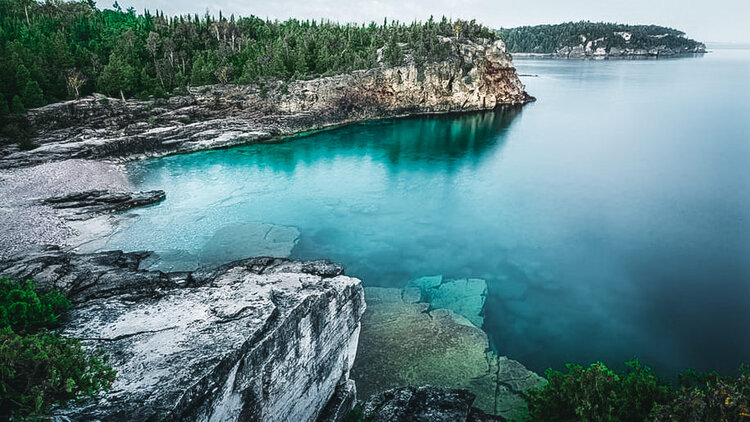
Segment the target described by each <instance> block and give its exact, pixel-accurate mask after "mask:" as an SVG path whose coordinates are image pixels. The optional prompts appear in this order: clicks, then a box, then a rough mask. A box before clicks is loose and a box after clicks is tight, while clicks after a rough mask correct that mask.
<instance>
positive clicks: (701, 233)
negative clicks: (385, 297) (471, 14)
mask: <svg viewBox="0 0 750 422" xmlns="http://www.w3.org/2000/svg"><path fill="white" fill-rule="evenodd" d="M517 67H518V70H519V73H520V74H526V75H538V76H524V77H522V79H523V80H524V82H525V83H526V84H527V87H528V90H529V92H530V93H532V94H533V95H535V96H537V97H538V98H539V101H538V102H537V103H534V104H531V105H528V106H526V107H524V108H523V109H522V110H519V109H514V108H509V109H504V110H499V111H497V112H489V113H478V114H470V115H451V116H440V117H424V118H413V119H403V120H395V121H384V122H376V123H367V124H360V125H354V126H348V127H344V128H340V129H336V130H332V131H328V132H322V133H318V134H315V135H311V136H307V137H301V138H297V139H294V140H292V141H290V142H286V143H279V144H271V145H254V146H245V147H239V148H233V149H228V150H221V151H210V152H201V153H195V154H189V155H181V156H173V157H168V158H163V159H155V160H149V161H143V162H138V163H133V164H131V165H130V166H129V170H130V174H131V177H132V179H133V183H134V184H135V185H136V187H137V188H138V189H164V190H166V192H167V200H166V201H165V202H164V203H162V204H160V205H158V206H154V207H151V208H146V209H142V210H138V211H137V214H138V216H136V217H133V218H132V219H131V221H130V224H129V225H126V226H124V227H123V228H122V229H121V230H120V231H119V232H118V233H116V234H115V235H114V236H112V237H111V238H110V239H109V240H108V242H107V244H106V245H105V246H104V247H103V249H112V248H118V249H125V250H137V249H149V250H156V251H161V252H163V253H164V261H163V263H162V265H164V266H167V267H169V266H177V267H179V266H180V265H184V264H185V263H186V262H187V263H188V264H190V263H191V262H192V263H193V264H194V263H195V262H198V261H200V262H201V263H202V264H204V265H205V264H214V263H218V262H221V261H223V260H227V259H233V258H235V256H233V252H232V251H230V250H229V249H234V248H232V246H234V247H236V248H240V249H242V248H243V246H242V245H243V244H244V245H247V244H248V243H250V242H248V241H247V239H255V238H257V233H258V230H259V229H258V225H257V224H255V223H257V222H263V223H271V224H274V225H279V226H289V227H295V228H296V229H297V230H299V233H300V239H299V243H298V244H297V245H296V246H295V247H294V249H293V250H292V256H293V257H295V258H302V259H311V258H328V259H332V260H334V261H337V262H341V263H343V264H344V265H345V266H346V269H347V272H348V273H349V274H352V275H355V276H359V277H361V278H362V279H363V280H364V283H365V285H369V286H391V287H402V286H403V285H404V284H405V283H406V282H407V281H408V280H410V279H412V278H416V277H418V276H422V275H432V274H443V275H445V276H446V277H449V278H458V277H480V278H484V279H486V280H487V283H488V286H489V293H488V299H487V304H486V322H485V325H484V329H485V330H486V331H487V332H488V334H489V335H490V337H491V339H492V342H493V343H494V345H495V347H496V348H497V349H498V350H499V351H500V353H501V354H505V355H508V356H510V357H512V358H515V359H517V360H519V361H521V362H523V363H524V364H526V365H527V366H528V367H529V368H531V369H534V370H537V371H542V370H544V369H545V368H547V367H556V368H560V367H561V366H562V365H563V364H564V363H565V362H569V361H574V362H581V363H587V362H591V361H595V360H603V361H605V362H607V363H610V364H613V365H615V366H616V364H617V363H621V362H623V361H625V360H628V359H630V358H633V357H638V358H640V359H641V360H642V361H643V362H645V363H647V364H649V365H651V366H653V367H654V368H655V369H656V370H657V371H658V372H659V373H660V374H663V375H666V376H670V377H671V376H673V375H674V373H676V372H677V371H679V370H682V369H684V368H687V367H692V368H696V369H698V370H707V369H718V370H720V371H723V372H728V373H732V372H733V371H734V370H735V369H736V367H737V365H738V364H739V363H740V362H750V174H749V173H748V171H749V170H750V102H749V101H748V99H749V98H750V52H749V51H747V50H719V51H716V52H714V53H712V54H709V55H706V56H705V57H702V58H685V59H673V60H658V61H603V62H593V61H557V60H519V61H517ZM264 227H265V226H264ZM269 227H270V226H269ZM280 230H281V232H282V235H281V237H282V238H283V239H282V241H283V240H284V239H287V240H288V238H289V236H291V237H292V238H293V237H294V233H295V232H294V230H293V229H284V228H283V227H281V228H280ZM284 230H287V231H284ZM289 230H291V231H292V234H291V235H290V234H289ZM253 236H255V237H253ZM285 236H286V237H285ZM212 245H213V246H212ZM216 245H220V246H219V248H218V251H219V253H216V251H217V247H216ZM221 245H224V249H222V247H221ZM208 248H212V251H211V253H205V252H206V250H207V249H208ZM282 249H283V247H282ZM222 250H225V251H226V255H222V254H221V251H222ZM244 251H245V249H242V250H241V251H240V252H244ZM197 257H200V259H199V258H197Z"/></svg>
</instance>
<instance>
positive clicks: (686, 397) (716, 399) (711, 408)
mask: <svg viewBox="0 0 750 422" xmlns="http://www.w3.org/2000/svg"><path fill="white" fill-rule="evenodd" d="M679 379H680V389H679V390H678V391H677V394H676V397H675V399H674V400H672V402H670V403H668V404H664V405H658V406H656V408H655V409H654V412H653V414H652V416H653V419H654V420H656V421H687V422H697V421H722V422H734V421H737V422H739V421H744V422H747V421H750V372H748V370H747V367H746V366H744V365H743V366H740V371H739V376H738V377H737V378H734V377H726V376H721V375H719V374H717V373H715V372H713V373H710V374H702V375H699V374H696V373H695V372H693V371H687V372H685V373H683V374H681V375H680V377H679Z"/></svg>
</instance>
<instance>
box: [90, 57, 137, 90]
mask: <svg viewBox="0 0 750 422" xmlns="http://www.w3.org/2000/svg"><path fill="white" fill-rule="evenodd" d="M97 85H98V86H99V89H100V90H102V91H104V92H106V93H108V94H110V95H112V94H115V95H116V94H117V93H118V92H122V93H124V94H128V95H130V94H133V93H134V92H136V90H137V89H138V75H137V73H136V70H135V68H133V66H131V65H130V64H128V63H127V62H126V61H125V59H124V58H122V57H120V55H119V54H115V53H112V54H111V55H110V56H109V63H108V64H107V65H106V66H104V69H103V70H102V73H101V75H100V76H99V80H98V81H97Z"/></svg>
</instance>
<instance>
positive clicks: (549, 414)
mask: <svg viewBox="0 0 750 422" xmlns="http://www.w3.org/2000/svg"><path fill="white" fill-rule="evenodd" d="M625 365H626V370H625V371H624V372H615V371H612V370H610V369H609V368H607V366H606V365H604V364H603V363H601V362H597V363H594V364H591V365H590V366H589V367H588V368H584V367H583V366H580V365H574V364H568V365H566V366H567V368H568V372H567V373H562V372H560V371H555V370H552V369H548V370H547V371H546V372H545V376H546V377H547V381H548V384H547V385H545V386H544V387H542V388H539V389H536V390H532V391H529V392H528V396H527V398H526V401H527V403H528V405H529V418H528V420H530V421H560V422H564V421H597V422H599V421H602V422H605V421H659V422H662V421H663V422H667V421H670V422H672V421H680V422H698V421H712V422H749V421H750V373H749V372H748V371H747V368H746V367H745V366H742V367H740V374H739V376H738V377H727V376H721V375H718V374H717V373H709V374H696V373H695V372H693V371H686V372H684V373H682V374H680V376H679V388H678V389H675V388H673V386H672V385H669V384H667V383H664V382H663V381H661V380H660V379H659V378H657V377H656V376H655V375H654V374H653V373H652V372H651V370H650V369H649V368H648V367H646V366H641V364H640V363H639V362H638V361H637V360H633V361H630V362H626V363H625Z"/></svg>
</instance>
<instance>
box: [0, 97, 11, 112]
mask: <svg viewBox="0 0 750 422" xmlns="http://www.w3.org/2000/svg"><path fill="white" fill-rule="evenodd" d="M7 114H10V108H9V107H8V102H7V101H6V100H5V96H4V95H3V94H2V93H0V116H5V115H7Z"/></svg>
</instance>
